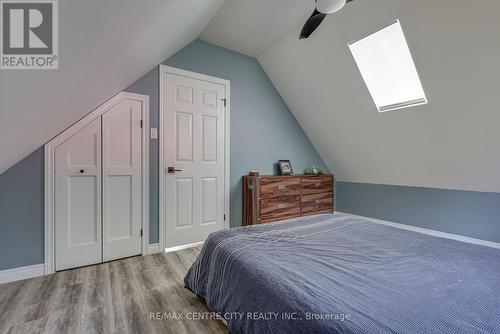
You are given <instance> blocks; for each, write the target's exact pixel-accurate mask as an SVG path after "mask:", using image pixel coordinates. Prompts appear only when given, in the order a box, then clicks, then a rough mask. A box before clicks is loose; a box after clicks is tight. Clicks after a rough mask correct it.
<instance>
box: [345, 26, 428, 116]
mask: <svg viewBox="0 0 500 334" xmlns="http://www.w3.org/2000/svg"><path fill="white" fill-rule="evenodd" d="M349 48H350V49H351V52H352V55H353V56H354V60H355V61H356V63H357V65H358V68H359V70H360V72H361V75H362V76H363V79H364V81H365V83H366V86H367V87H368V90H369V91H370V94H371V96H372V98H373V101H374V102H375V105H376V106H377V109H378V111H379V112H384V111H389V110H395V109H400V108H408V107H412V106H416V105H420V104H426V103H427V98H426V96H425V93H424V89H423V88H422V84H421V82H420V78H419V77H418V73H417V69H416V68H415V64H414V63H413V59H412V57H411V54H410V49H409V48H408V44H407V42H406V38H405V35H404V33H403V29H402V27H401V24H400V23H399V20H396V21H394V22H391V23H390V24H388V25H387V26H385V27H383V28H382V29H380V30H378V31H376V32H374V33H372V34H369V35H366V36H364V37H362V38H361V39H358V40H357V41H354V42H352V43H350V44H349Z"/></svg>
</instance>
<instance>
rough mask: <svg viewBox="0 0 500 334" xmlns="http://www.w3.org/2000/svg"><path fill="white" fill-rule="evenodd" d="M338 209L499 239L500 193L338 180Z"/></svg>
mask: <svg viewBox="0 0 500 334" xmlns="http://www.w3.org/2000/svg"><path fill="white" fill-rule="evenodd" d="M336 192H337V210H338V211H342V212H347V213H353V214H357V215H361V216H368V217H373V218H378V219H383V220H388V221H392V222H397V223H402V224H407V225H413V226H418V227H424V228H429V229H432V230H437V231H442V232H448V233H454V234H460V235H464V236H468V237H472V238H477V239H483V240H489V241H494V242H500V194H499V193H488V192H476V191H462V190H447V189H434V188H420V187H405V186H393V185H380V184H367V183H354V182H337V184H336Z"/></svg>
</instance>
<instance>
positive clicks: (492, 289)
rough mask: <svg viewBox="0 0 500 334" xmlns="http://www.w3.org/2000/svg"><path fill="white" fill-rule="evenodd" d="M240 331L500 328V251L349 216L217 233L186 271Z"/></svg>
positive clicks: (189, 282) (189, 281) (194, 287)
mask: <svg viewBox="0 0 500 334" xmlns="http://www.w3.org/2000/svg"><path fill="white" fill-rule="evenodd" d="M185 285H186V287H187V288H188V289H190V290H191V291H192V292H194V293H196V294H197V295H199V296H200V297H202V298H204V299H205V300H206V302H207V305H208V306H209V307H210V308H211V309H212V310H214V312H217V313H218V314H220V316H221V317H223V318H224V320H225V322H226V323H227V326H228V328H229V331H230V332H231V333H233V334H236V333H259V334H264V333H318V334H319V333H367V334H377V333H411V334H415V333H441V334H442V333H453V334H459V333H500V249H496V248H493V247H487V246H482V245H477V244H471V243H465V242H461V241H456V240H452V239H445V238H439V237H435V236H431V235H427V234H423V233H417V232H413V231H409V230H406V229H400V228H396V227H392V226H387V225H383V224H379V223H376V222H373V221H371V220H368V219H364V218H360V217H355V216H351V215H346V214H337V213H335V214H331V215H330V214H328V215H318V216H312V217H307V218H298V219H295V220H289V221H284V222H278V223H271V224H262V225H252V226H245V227H238V228H233V229H229V230H224V231H220V232H217V233H214V234H212V235H210V237H209V238H208V240H207V241H206V242H205V244H204V246H203V249H202V251H201V253H200V255H199V257H198V259H197V260H196V262H195V263H194V264H193V266H192V267H191V268H190V270H189V271H188V273H187V276H186V278H185Z"/></svg>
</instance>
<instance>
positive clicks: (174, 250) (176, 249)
mask: <svg viewBox="0 0 500 334" xmlns="http://www.w3.org/2000/svg"><path fill="white" fill-rule="evenodd" d="M203 244H204V242H203V241H202V242H197V243H194V244H187V245H182V246H176V247H170V248H165V253H170V252H176V251H180V250H183V249H188V248H193V247H196V246H200V245H203Z"/></svg>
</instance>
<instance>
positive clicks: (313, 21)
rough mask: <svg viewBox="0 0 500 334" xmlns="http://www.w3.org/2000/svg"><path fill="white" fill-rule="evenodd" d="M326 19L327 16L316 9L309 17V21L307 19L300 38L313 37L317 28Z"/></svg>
mask: <svg viewBox="0 0 500 334" xmlns="http://www.w3.org/2000/svg"><path fill="white" fill-rule="evenodd" d="M325 17H326V14H323V13H320V12H318V11H317V10H316V9H314V12H313V13H312V15H311V16H310V17H309V19H307V21H306V24H304V27H303V28H302V31H301V32H300V37H299V38H300V39H303V38H308V37H309V36H311V34H312V33H313V31H314V30H316V28H317V27H318V26H319V25H320V24H321V22H322V21H323V20H324V19H325Z"/></svg>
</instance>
